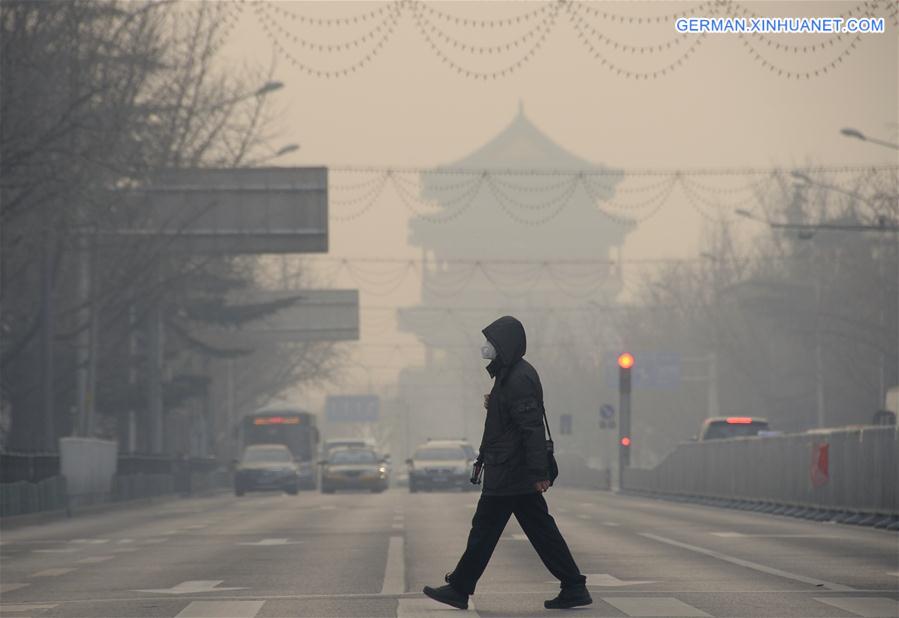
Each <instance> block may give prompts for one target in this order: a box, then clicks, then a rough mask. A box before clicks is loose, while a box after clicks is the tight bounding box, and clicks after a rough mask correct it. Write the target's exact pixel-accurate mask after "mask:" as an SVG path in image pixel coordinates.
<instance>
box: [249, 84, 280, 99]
mask: <svg viewBox="0 0 899 618" xmlns="http://www.w3.org/2000/svg"><path fill="white" fill-rule="evenodd" d="M283 87H284V82H278V81H270V82H265V84H263V85H262V87H261V88H259V90H257V91H256V92H255V94H256V96H257V97H261V96H265V95H267V94H268V93H269V92H274V91H275V90H281V88H283Z"/></svg>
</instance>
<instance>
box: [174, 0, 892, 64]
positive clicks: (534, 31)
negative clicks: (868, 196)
mask: <svg viewBox="0 0 899 618" xmlns="http://www.w3.org/2000/svg"><path fill="white" fill-rule="evenodd" d="M218 4H221V5H227V6H228V7H230V6H231V5H235V6H236V7H237V8H236V9H234V10H233V11H231V10H230V8H229V9H228V10H227V11H226V10H225V9H220V10H221V11H222V14H223V19H224V21H225V22H226V24H227V26H226V28H225V32H230V29H231V28H233V26H234V24H235V23H236V20H237V19H239V17H240V13H241V11H242V9H243V4H242V3H224V2H223V3H218ZM217 6H218V5H217ZM253 6H254V8H255V10H254V13H255V15H256V18H257V20H258V21H259V23H260V25H261V26H262V28H263V30H264V32H265V33H266V35H267V36H268V37H269V38H270V39H271V41H272V43H273V45H274V46H275V48H276V50H277V51H278V52H279V53H280V54H282V55H283V56H285V57H286V58H287V60H288V61H289V62H290V63H291V64H293V65H294V66H296V67H297V68H298V69H300V70H302V71H303V72H305V73H307V74H308V75H311V76H313V77H320V78H338V77H346V76H349V75H352V74H353V73H355V72H357V71H359V70H360V69H362V68H363V67H364V66H366V65H367V64H369V63H370V62H371V61H372V60H373V59H374V58H375V56H377V54H378V53H379V52H380V51H381V50H382V49H383V47H384V46H385V44H386V43H387V41H388V39H389V38H391V37H392V35H393V34H395V32H396V28H397V26H398V24H399V20H400V18H401V17H402V16H403V15H406V14H408V15H409V16H410V17H411V18H412V22H413V24H414V27H415V28H416V29H417V31H418V32H419V33H420V35H421V36H422V37H423V39H424V41H425V43H426V44H427V46H428V47H429V49H430V50H431V51H432V52H433V53H434V54H435V55H436V56H437V57H438V58H439V59H440V61H441V62H442V63H443V64H445V65H446V66H447V67H449V68H450V69H452V70H453V71H455V72H456V73H457V74H459V75H462V76H464V77H467V78H470V79H476V80H488V79H500V78H504V77H507V76H509V75H511V74H512V73H514V72H516V71H517V70H518V69H520V68H522V67H523V66H524V65H525V64H526V63H527V62H529V61H530V60H531V59H533V57H534V56H535V55H536V53H537V52H538V51H539V50H540V49H541V48H542V46H543V45H544V44H545V42H546V40H547V37H548V36H549V34H551V32H553V31H554V30H556V29H557V27H558V21H559V20H558V18H559V16H560V15H561V13H562V12H564V13H565V14H567V16H568V21H569V22H570V23H571V25H572V27H573V28H574V30H575V33H576V34H577V37H578V39H579V40H581V42H582V43H583V44H584V46H585V48H586V49H587V51H588V52H589V53H590V55H591V56H592V57H593V58H594V59H596V60H598V61H599V63H600V65H601V66H603V67H605V68H607V69H608V70H609V71H611V72H612V73H613V74H614V75H617V76H620V77H624V78H626V79H635V80H649V79H659V78H663V77H665V76H667V75H668V74H670V73H671V72H673V71H675V70H677V69H678V68H680V67H682V66H683V65H684V64H685V63H686V61H687V60H688V59H690V58H691V57H692V56H693V55H694V54H695V52H696V51H697V49H698V48H699V46H700V45H701V44H702V43H703V42H704V41H705V40H706V36H705V35H704V34H700V35H695V36H693V35H687V34H683V35H678V36H676V37H674V38H670V39H668V40H666V41H662V42H660V43H655V44H649V45H647V44H633V43H628V42H625V41H621V40H618V39H616V38H613V37H610V36H608V35H607V34H606V33H604V32H603V31H602V29H601V27H600V26H598V25H597V24H596V22H595V20H602V21H603V22H607V23H610V24H613V25H615V26H616V27H618V25H619V24H632V25H638V26H639V25H644V24H647V25H648V24H657V25H658V24H672V23H673V22H674V20H676V19H678V18H681V17H691V16H696V15H702V16H705V17H708V16H714V15H718V14H721V11H722V10H723V11H724V14H726V15H731V16H737V15H741V16H748V17H758V16H757V15H756V13H754V12H753V11H751V10H750V9H749V8H747V7H746V6H745V4H744V3H740V2H733V1H730V2H721V1H718V0H709V1H706V2H701V3H699V4H696V5H694V6H692V7H690V8H688V9H684V10H681V11H677V12H674V13H669V14H664V15H648V16H647V15H620V14H615V13H610V12H608V11H606V10H604V9H603V8H602V5H601V4H597V3H591V2H586V1H583V0H549V1H547V2H543V3H542V4H541V5H539V6H537V7H536V8H534V9H532V10H530V11H527V12H525V13H522V14H520V15H516V16H512V17H507V18H499V19H476V18H469V17H460V16H456V15H452V14H450V13H447V12H445V11H443V10H440V9H438V8H436V7H435V6H432V3H430V2H423V1H421V0H397V1H396V2H390V3H385V4H381V5H379V6H378V7H377V8H376V9H372V10H370V11H366V12H365V13H362V14H359V15H354V16H348V17H332V18H319V17H312V16H308V15H300V14H298V13H296V12H294V11H293V10H289V9H287V8H284V7H282V6H280V5H279V4H278V3H273V2H267V1H257V2H254V3H253ZM884 7H888V8H889V9H891V10H889V11H885V13H884V14H885V15H886V16H888V17H889V19H891V20H892V21H893V23H894V24H897V25H899V22H897V20H899V9H897V8H896V6H895V3H894V2H887V1H886V0H866V1H864V2H861V3H859V4H857V5H855V6H854V7H852V8H851V9H850V10H848V11H846V12H844V13H843V14H842V15H841V17H843V18H844V19H845V18H848V17H852V16H857V15H864V16H874V15H875V11H876V10H878V9H882V8H884ZM189 10H190V11H199V10H200V9H199V8H196V9H195V8H191V9H189ZM372 23H374V24H375V26H374V27H373V28H369V29H368V30H367V31H365V32H363V33H361V34H359V35H357V36H356V38H353V39H350V40H344V41H340V42H330V43H315V42H312V41H310V40H308V39H306V38H304V37H302V36H299V35H298V34H296V33H295V32H292V31H291V29H290V27H289V25H291V24H293V25H301V26H304V27H326V28H331V29H334V28H349V27H354V26H355V27H358V26H360V25H363V26H366V27H368V26H370V25H371V24H372ZM438 24H440V25H438ZM449 26H453V27H457V28H466V29H468V30H472V29H474V30H478V31H487V30H493V31H501V30H502V31H508V30H509V29H510V28H515V27H524V28H526V30H525V32H523V33H521V34H519V35H518V37H517V38H514V39H511V40H506V41H505V42H500V43H495V42H493V43H481V44H473V43H468V42H465V41H463V40H462V39H460V38H459V37H457V36H455V35H454V34H451V33H449V32H447V31H446V30H445V29H444V28H445V27H449ZM844 38H846V37H844V35H842V34H839V35H835V36H833V37H830V38H828V39H824V40H820V39H818V40H816V41H815V42H814V43H812V44H808V45H798V44H792V43H791V44H787V43H781V42H779V41H776V40H774V39H772V38H771V37H770V36H768V35H764V34H753V35H751V36H750V35H745V34H742V35H741V36H740V39H741V43H742V48H743V50H744V51H746V52H747V53H748V54H749V55H750V56H751V57H752V58H753V59H754V60H756V61H757V62H759V63H760V64H761V65H762V67H763V68H765V69H767V70H768V71H769V72H770V73H771V74H773V75H776V76H779V77H783V78H786V79H811V78H813V77H820V76H822V75H824V74H827V73H828V72H830V71H832V70H833V69H835V68H836V67H837V66H838V65H839V64H840V63H842V62H843V61H844V60H845V59H846V57H847V56H848V55H849V54H851V53H852V51H854V50H855V49H856V48H857V46H858V42H859V41H860V40H861V35H856V36H855V37H853V38H852V41H851V43H849V45H848V46H847V47H846V48H845V49H843V50H842V51H841V53H840V54H839V55H838V56H837V57H836V58H833V59H832V60H830V61H829V62H827V63H825V64H823V65H818V66H816V67H814V68H808V69H805V70H803V69H792V70H788V69H786V68H783V67H782V66H780V65H779V63H778V62H776V61H774V60H772V59H770V58H766V57H764V56H763V55H762V54H761V53H760V52H759V49H758V47H759V46H764V47H765V48H766V49H767V50H769V51H776V52H784V53H787V54H791V55H792V56H794V57H795V56H799V55H800V54H801V55H804V56H808V55H810V54H813V53H818V52H821V51H824V50H826V49H833V48H835V47H837V46H838V43H839V42H840V41H842V40H843V39H844ZM687 39H691V40H692V42H690V43H689V45H688V44H687ZM288 41H290V42H292V43H293V44H295V45H298V46H300V47H302V48H303V50H305V51H307V52H308V51H314V52H316V53H319V54H341V53H346V52H354V51H357V50H358V51H360V52H361V54H362V56H361V57H360V58H357V59H356V60H354V61H352V62H349V63H346V64H345V65H344V66H342V67H341V68H317V67H314V66H312V65H310V64H308V63H307V62H305V61H304V60H301V59H300V55H298V54H294V53H292V52H291V51H290V50H289V49H288V48H287V42H288ZM753 42H755V43H753ZM442 46H443V47H442ZM444 47H446V48H448V49H451V50H454V51H457V52H461V53H463V54H467V55H469V56H474V57H475V58H483V57H488V56H490V57H502V56H505V55H507V54H509V53H520V52H521V51H522V50H524V53H523V54H521V55H520V56H519V57H518V58H517V59H515V60H514V61H511V62H508V63H504V64H503V65H502V66H499V67H496V68H494V69H486V68H483V67H475V66H464V65H463V63H461V62H459V61H457V60H456V59H454V58H453V57H452V56H451V55H450V52H449V51H447V50H446V49H444ZM600 47H602V48H604V49H600ZM678 49H683V50H684V51H683V53H682V54H680V55H679V56H678V57H677V58H675V59H674V60H672V61H670V62H666V63H664V64H661V65H660V66H659V67H658V68H656V69H653V70H643V69H636V68H632V67H627V66H625V65H624V64H623V63H621V62H620V61H618V60H616V59H613V58H611V57H610V56H609V54H608V51H613V52H620V53H624V54H627V55H630V56H632V57H633V56H638V55H639V56H641V57H643V56H645V57H649V56H657V55H659V56H661V55H664V54H666V53H668V52H670V51H672V50H678ZM606 50H607V51H606Z"/></svg>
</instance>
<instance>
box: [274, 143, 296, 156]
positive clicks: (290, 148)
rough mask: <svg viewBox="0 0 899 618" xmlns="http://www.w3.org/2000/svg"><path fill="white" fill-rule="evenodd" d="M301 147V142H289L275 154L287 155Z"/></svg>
mask: <svg viewBox="0 0 899 618" xmlns="http://www.w3.org/2000/svg"><path fill="white" fill-rule="evenodd" d="M299 149H300V145H299V144H287V145H286V146H282V147H281V148H280V149H279V150H278V152H276V153H275V154H274V156H275V157H280V156H282V155H286V154H287V153H289V152H296V151H297V150H299Z"/></svg>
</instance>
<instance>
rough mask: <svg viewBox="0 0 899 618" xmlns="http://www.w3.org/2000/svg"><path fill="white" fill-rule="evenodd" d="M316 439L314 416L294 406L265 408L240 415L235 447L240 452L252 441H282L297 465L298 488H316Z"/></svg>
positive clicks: (259, 442) (264, 442) (266, 442)
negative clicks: (236, 445)
mask: <svg viewBox="0 0 899 618" xmlns="http://www.w3.org/2000/svg"><path fill="white" fill-rule="evenodd" d="M318 441H319V433H318V427H316V424H315V415H313V414H310V413H309V412H306V411H305V410H300V409H296V408H288V409H285V408H277V409H275V408H265V409H262V410H258V411H256V412H253V413H251V414H247V415H246V416H244V417H243V420H242V421H241V424H240V432H239V437H238V447H239V449H240V452H241V453H242V452H243V450H244V449H245V448H246V447H248V446H251V445H254V444H283V445H284V446H286V447H287V448H288V449H290V452H291V454H292V455H293V458H294V461H295V462H296V464H297V466H298V468H299V476H300V487H301V488H303V489H315V487H316V482H315V477H316V474H315V473H316V467H315V462H316V454H317V452H318Z"/></svg>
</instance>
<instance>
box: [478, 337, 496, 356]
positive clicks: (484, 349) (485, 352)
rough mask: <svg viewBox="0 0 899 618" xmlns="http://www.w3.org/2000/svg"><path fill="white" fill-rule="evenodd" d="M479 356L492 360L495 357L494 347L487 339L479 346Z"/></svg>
mask: <svg viewBox="0 0 899 618" xmlns="http://www.w3.org/2000/svg"><path fill="white" fill-rule="evenodd" d="M481 358H483V359H485V360H493V359H495V358H496V348H494V347H493V344H492V343H490V342H489V341H488V342H486V343H485V344H484V345H482V346H481Z"/></svg>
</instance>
